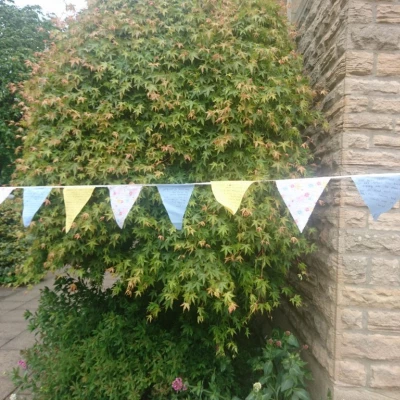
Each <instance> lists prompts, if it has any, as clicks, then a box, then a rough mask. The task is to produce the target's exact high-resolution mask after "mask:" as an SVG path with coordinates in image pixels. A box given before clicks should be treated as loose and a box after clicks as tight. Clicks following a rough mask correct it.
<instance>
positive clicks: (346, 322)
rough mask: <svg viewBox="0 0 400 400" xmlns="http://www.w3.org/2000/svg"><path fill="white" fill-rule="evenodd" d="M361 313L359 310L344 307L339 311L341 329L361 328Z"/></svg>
mask: <svg viewBox="0 0 400 400" xmlns="http://www.w3.org/2000/svg"><path fill="white" fill-rule="evenodd" d="M362 319H363V313H362V311H359V310H351V309H348V308H345V309H344V310H342V311H341V313H340V320H341V321H342V326H343V329H361V328H362Z"/></svg>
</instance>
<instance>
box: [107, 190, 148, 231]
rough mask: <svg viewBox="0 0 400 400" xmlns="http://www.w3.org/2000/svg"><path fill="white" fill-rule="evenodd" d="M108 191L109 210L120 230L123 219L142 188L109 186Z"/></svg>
mask: <svg viewBox="0 0 400 400" xmlns="http://www.w3.org/2000/svg"><path fill="white" fill-rule="evenodd" d="M108 190H109V191H110V199H111V208H112V210H113V213H114V217H115V220H116V221H117V224H118V226H119V227H120V228H121V229H122V228H123V226H124V222H125V218H126V217H127V215H128V214H129V211H130V210H131V208H132V206H133V205H134V204H135V201H136V200H137V198H138V196H139V194H140V191H141V190H142V186H141V185H129V186H109V187H108Z"/></svg>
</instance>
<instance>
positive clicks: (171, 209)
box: [157, 185, 194, 230]
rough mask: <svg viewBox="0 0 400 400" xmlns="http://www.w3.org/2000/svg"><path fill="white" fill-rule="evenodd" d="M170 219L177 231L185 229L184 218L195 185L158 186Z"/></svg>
mask: <svg viewBox="0 0 400 400" xmlns="http://www.w3.org/2000/svg"><path fill="white" fill-rule="evenodd" d="M157 188H158V191H159V193H160V196H161V199H162V201H163V203H164V207H165V209H166V210H167V213H168V216H169V219H170V220H171V222H172V224H173V225H174V226H175V228H176V229H178V230H181V229H182V227H183V216H184V215H185V211H186V207H187V205H188V203H189V200H190V196H191V195H192V192H193V189H194V185H157Z"/></svg>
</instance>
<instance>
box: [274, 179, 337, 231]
mask: <svg viewBox="0 0 400 400" xmlns="http://www.w3.org/2000/svg"><path fill="white" fill-rule="evenodd" d="M329 180H330V178H306V179H285V180H278V181H276V186H277V187H278V190H279V193H280V195H281V196H282V199H283V201H284V202H285V204H286V206H287V207H288V209H289V211H290V214H292V217H293V219H294V222H295V223H296V225H297V227H298V228H299V230H300V232H303V230H304V228H305V226H306V225H307V222H308V220H309V218H310V216H311V214H312V212H313V210H314V207H315V204H316V203H317V201H318V199H319V198H320V196H321V194H322V192H323V191H324V189H325V187H326V185H327V184H328V182H329Z"/></svg>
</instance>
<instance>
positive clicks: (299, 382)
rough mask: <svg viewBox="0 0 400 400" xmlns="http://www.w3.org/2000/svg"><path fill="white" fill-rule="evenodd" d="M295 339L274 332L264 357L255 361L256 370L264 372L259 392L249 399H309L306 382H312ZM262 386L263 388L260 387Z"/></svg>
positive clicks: (253, 364) (250, 395)
mask: <svg viewBox="0 0 400 400" xmlns="http://www.w3.org/2000/svg"><path fill="white" fill-rule="evenodd" d="M304 349H307V345H305V346H303V347H300V345H299V342H298V340H297V339H296V337H295V336H294V335H293V334H292V333H291V332H289V331H286V332H284V333H283V332H280V331H279V330H274V331H273V332H272V337H271V338H270V339H268V341H267V343H266V345H265V347H264V349H263V351H262V355H261V356H259V357H256V358H254V359H253V360H252V366H253V370H254V371H255V372H261V373H262V377H261V378H260V379H259V380H258V382H259V384H261V385H262V388H261V389H260V390H254V389H253V391H252V392H251V393H250V394H249V395H248V396H247V397H246V400H310V395H309V393H308V391H307V390H306V382H307V380H309V379H311V374H310V372H309V371H307V369H306V368H305V367H306V363H305V362H304V361H303V360H302V359H301V357H300V352H301V351H302V350H304ZM261 385H260V386H261Z"/></svg>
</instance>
